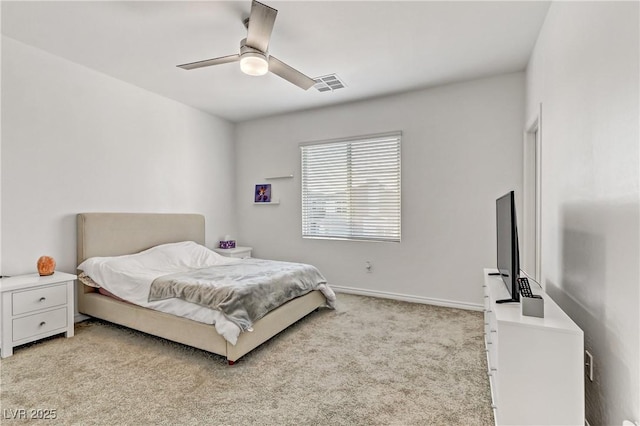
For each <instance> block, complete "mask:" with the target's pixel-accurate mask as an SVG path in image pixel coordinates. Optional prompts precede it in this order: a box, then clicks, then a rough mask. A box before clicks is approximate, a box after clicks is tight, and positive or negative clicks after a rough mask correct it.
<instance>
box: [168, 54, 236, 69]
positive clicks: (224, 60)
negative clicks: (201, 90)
mask: <svg viewBox="0 0 640 426" xmlns="http://www.w3.org/2000/svg"><path fill="white" fill-rule="evenodd" d="M239 60H240V55H229V56H222V57H220V58H213V59H205V60H204V61H198V62H191V63H189V64H182V65H176V66H177V67H178V68H182V69H183V70H193V69H196V68H202V67H210V66H212V65H220V64H226V63H229V62H236V61H239Z"/></svg>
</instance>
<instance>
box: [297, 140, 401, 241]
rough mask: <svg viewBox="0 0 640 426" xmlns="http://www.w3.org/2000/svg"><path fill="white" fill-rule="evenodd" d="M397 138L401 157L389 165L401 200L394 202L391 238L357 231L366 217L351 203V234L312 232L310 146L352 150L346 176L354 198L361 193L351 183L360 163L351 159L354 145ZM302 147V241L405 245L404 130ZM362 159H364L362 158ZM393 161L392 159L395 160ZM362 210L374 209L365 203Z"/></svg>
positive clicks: (311, 143) (313, 143) (398, 198)
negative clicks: (307, 154)
mask: <svg viewBox="0 0 640 426" xmlns="http://www.w3.org/2000/svg"><path fill="white" fill-rule="evenodd" d="M393 139H397V141H395V143H396V144H397V145H396V146H395V147H394V148H392V150H395V151H396V152H397V157H396V158H397V160H395V159H394V161H392V162H390V163H389V166H392V167H391V168H392V170H393V173H394V179H397V184H394V185H397V200H393V201H392V216H393V223H394V224H395V225H394V226H392V229H391V236H390V237H385V236H384V235H383V234H384V230H383V229H382V230H377V231H376V232H378V235H373V236H371V237H368V236H367V235H365V234H366V233H365V232H354V231H355V228H356V226H355V225H354V223H355V222H356V219H358V218H359V217H360V218H362V217H363V216H362V213H358V214H354V213H352V207H355V206H352V205H351V202H348V204H349V206H348V207H347V209H348V211H349V214H348V215H347V216H346V217H347V218H348V219H347V220H346V222H347V223H348V225H347V226H346V227H345V229H347V230H348V232H347V233H348V234H349V235H331V233H326V234H324V235H323V234H322V233H317V232H309V228H310V226H311V225H310V224H309V220H310V218H311V217H312V214H311V213H310V212H309V211H308V209H309V208H310V207H309V203H308V201H309V199H308V198H309V191H308V187H307V185H306V183H305V178H306V175H307V174H308V172H309V170H308V169H309V167H308V166H307V165H305V149H306V148H307V147H312V146H322V145H329V144H339V145H342V146H344V147H345V149H346V150H347V151H348V154H346V160H345V161H346V162H347V165H346V166H345V172H346V175H347V176H346V177H345V181H344V183H345V185H346V187H347V191H348V194H347V195H346V197H347V198H348V199H351V197H353V193H354V192H357V189H356V190H355V191H354V188H355V186H352V183H353V182H351V179H352V175H353V174H354V172H353V168H354V163H356V164H357V160H355V161H353V158H352V157H351V151H352V150H353V148H352V144H362V143H365V144H366V143H372V144H375V143H385V142H387V143H388V142H389V141H390V140H391V141H392V140H393ZM299 147H300V171H301V173H300V175H301V183H300V186H301V188H300V192H301V232H302V238H304V239H322V240H344V241H368V242H396V243H399V242H401V240H402V132H401V131H394V132H387V133H377V134H368V135H359V136H352V137H345V138H336V139H328V140H319V141H311V142H303V143H300V144H299ZM336 151H337V150H336ZM365 156H366V154H365ZM360 158H362V156H361V157H360ZM389 159H391V157H390V158H389ZM307 161H308V159H307ZM391 163H392V164H391ZM316 178H317V177H316ZM392 198H395V197H392ZM335 200H337V198H336V199H334V202H336V203H337V201H335ZM358 207H370V206H367V203H366V202H365V203H362V204H360V205H359V206H358ZM339 226H340V225H338V227H339ZM343 226H344V225H343Z"/></svg>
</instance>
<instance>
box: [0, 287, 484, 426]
mask: <svg viewBox="0 0 640 426" xmlns="http://www.w3.org/2000/svg"><path fill="white" fill-rule="evenodd" d="M482 333H483V323H482V315H481V313H479V312H471V311H464V310H457V309H449V308H442V307H436V306H429V305H421V304H412V303H405V302H399V301H392V300H384V299H375V298H370V297H363V296H354V295H346V294H339V295H338V305H337V309H336V310H335V311H332V310H321V311H319V312H315V313H313V314H311V315H309V316H308V317H306V318H305V319H303V320H301V321H300V322H298V323H297V324H295V325H294V326H292V327H290V328H289V329H287V330H285V331H284V332H282V333H281V334H279V335H278V336H276V337H275V338H273V339H271V340H270V341H269V342H267V343H265V344H264V345H262V346H260V347H259V348H257V349H256V350H254V351H253V352H251V353H250V354H248V355H246V356H245V357H243V358H241V359H240V360H239V361H238V363H237V364H236V365H234V366H231V367H230V366H227V364H226V362H225V360H224V358H222V357H220V356H217V355H213V354H210V353H206V352H204V351H201V350H197V349H192V348H189V347H186V346H183V345H180V344H176V343H172V342H168V341H166V340H163V339H159V338H156V337H153V336H149V335H146V334H143V333H140V332H137V331H133V330H129V329H126V328H123V327H119V326H116V325H113V324H109V323H105V322H101V321H97V320H90V321H86V322H83V323H79V324H76V335H75V337H73V338H71V339H65V338H63V337H57V338H50V339H46V340H44V341H40V342H37V343H33V344H30V345H25V346H23V347H19V348H17V349H16V350H15V352H14V355H13V356H12V357H9V358H5V359H3V360H2V361H1V362H0V369H1V371H0V380H1V381H0V401H1V403H2V407H1V408H2V414H3V417H2V418H1V419H0V420H1V422H2V423H3V424H28V423H31V422H30V421H25V420H9V419H7V417H10V413H12V412H13V411H9V410H16V409H25V410H26V411H27V413H29V412H30V410H38V409H41V410H47V409H48V410H55V413H56V419H55V420H49V421H46V422H44V421H43V420H37V421H32V422H33V423H38V424H87V425H88V424H99V425H120V424H122V425H124V424H131V425H139V424H165V425H178V424H184V425H192V424H208V425H491V424H493V417H492V412H491V408H490V406H491V397H490V391H489V384H488V379H487V375H486V358H485V352H484V349H483V339H482Z"/></svg>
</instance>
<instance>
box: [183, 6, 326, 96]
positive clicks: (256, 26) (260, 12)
mask: <svg viewBox="0 0 640 426" xmlns="http://www.w3.org/2000/svg"><path fill="white" fill-rule="evenodd" d="M277 14H278V11H277V10H276V9H274V8H272V7H269V6H267V5H265V4H262V3H260V2H258V1H256V0H253V1H252V3H251V13H250V15H249V18H248V19H245V21H244V24H245V26H246V27H247V38H244V39H242V41H240V53H239V54H236V55H229V56H222V57H219V58H213V59H205V60H204V61H198V62H191V63H188V64H183V65H178V68H182V69H185V70H193V69H196V68H202V67H210V66H212V65H220V64H226V63H229V62H237V61H240V69H241V70H242V72H244V73H245V74H248V75H264V74H266V73H267V72H268V71H271V72H272V73H274V74H276V75H277V76H279V77H282V78H284V79H285V80H287V81H288V82H290V83H293V84H295V85H296V86H298V87H300V88H302V89H304V90H307V89H308V88H310V87H311V86H313V85H314V84H315V81H314V80H313V79H312V78H309V77H307V76H306V75H304V74H303V73H301V72H300V71H298V70H296V69H294V68H292V67H290V66H289V65H287V64H285V63H284V62H282V61H281V60H279V59H276V58H275V57H274V56H272V55H269V53H268V48H269V39H270V38H271V32H272V31H273V24H274V22H275V20H276V15H277Z"/></svg>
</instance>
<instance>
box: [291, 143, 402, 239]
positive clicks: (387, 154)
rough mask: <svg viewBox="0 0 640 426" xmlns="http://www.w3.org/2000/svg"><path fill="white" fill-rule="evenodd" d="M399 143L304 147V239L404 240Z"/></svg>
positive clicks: (310, 144) (304, 145)
mask: <svg viewBox="0 0 640 426" xmlns="http://www.w3.org/2000/svg"><path fill="white" fill-rule="evenodd" d="M400 139H401V133H400V132H395V133H389V134H384V135H373V136H361V137H356V138H350V139H342V140H332V141H324V142H310V143H304V144H301V145H300V147H301V150H302V237H303V238H327V239H347V240H371V241H396V242H398V241H400Z"/></svg>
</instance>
